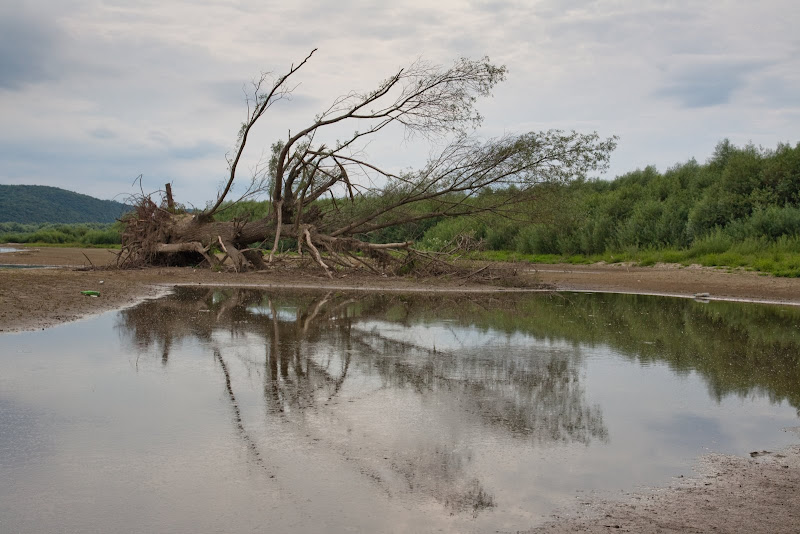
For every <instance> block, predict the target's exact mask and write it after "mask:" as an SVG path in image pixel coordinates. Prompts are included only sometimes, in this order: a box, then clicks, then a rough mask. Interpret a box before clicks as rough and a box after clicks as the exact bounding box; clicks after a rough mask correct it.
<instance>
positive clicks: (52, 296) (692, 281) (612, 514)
mask: <svg viewBox="0 0 800 534" xmlns="http://www.w3.org/2000/svg"><path fill="white" fill-rule="evenodd" d="M114 259H115V255H114V253H113V252H111V251H108V250H104V249H74V248H25V249H24V250H22V251H20V252H12V253H3V254H0V264H14V265H24V264H29V265H49V266H58V267H54V268H48V269H2V268H0V332H15V331H23V330H38V329H43V328H46V327H49V326H54V325H57V324H60V323H65V322H69V321H74V320H79V319H82V318H85V317H89V316H92V315H96V314H98V313H102V312H104V311H109V310H113V309H119V308H122V307H125V306H130V305H133V304H135V303H137V302H140V301H141V300H143V299H147V298H155V297H158V296H160V295H163V294H165V293H166V292H168V291H169V290H170V288H172V287H174V286H175V285H195V284H203V285H237V286H256V287H304V288H307V287H320V288H322V287H335V288H340V289H352V290H378V291H426V292H430V291H454V292H468V291H510V290H513V291H516V290H517V289H509V288H508V287H505V286H504V285H502V284H504V283H505V282H504V278H500V279H497V280H495V281H494V285H492V283H488V284H487V283H482V284H479V283H476V281H474V280H472V279H470V278H467V279H464V278H458V277H449V278H441V279H409V278H391V277H381V276H376V275H374V274H369V273H358V272H353V273H348V274H347V275H344V276H339V277H337V278H334V279H332V280H331V279H328V278H327V277H325V276H324V275H323V274H322V273H321V272H320V271H319V270H318V269H315V268H313V267H312V268H310V269H302V268H298V267H299V266H298V264H297V262H296V261H294V260H292V261H289V260H284V261H281V262H279V263H278V264H277V265H275V266H274V267H271V268H270V269H269V270H268V271H264V272H250V273H233V272H213V271H211V270H207V269H191V268H154V269H146V270H130V271H118V270H99V269H91V268H92V267H103V266H106V265H109V264H113V261H114ZM498 268H500V269H503V270H505V271H506V272H507V273H508V274H509V277H508V278H505V280H508V279H509V278H515V281H516V282H519V281H520V280H523V281H527V282H528V283H527V284H525V285H527V286H528V287H529V288H530V287H537V286H538V287H543V288H549V289H554V290H578V291H607V292H623V293H647V294H656V295H673V296H680V297H687V298H695V297H697V296H700V297H702V298H708V299H726V300H748V301H755V302H772V303H783V304H790V305H800V279H788V278H775V277H772V276H762V275H759V274H757V273H751V272H745V271H733V272H728V271H726V270H721V269H711V268H704V267H683V268H682V267H678V266H675V265H656V266H653V267H635V266H630V265H624V264H612V265H604V264H595V265H585V266H575V265H530V264H505V265H502V266H499V267H498ZM83 290H95V291H99V292H100V296H99V297H89V296H84V295H82V294H81V293H80V292H81V291H83ZM0 350H2V337H0ZM795 431H797V430H796V429H795ZM798 439H799V440H800V433H798ZM754 452H755V453H756V454H754V455H753V456H751V457H746V458H740V457H735V456H722V455H711V456H707V457H704V458H702V459H701V460H700V463H699V464H698V466H697V467H696V471H697V474H696V475H695V476H693V477H689V478H682V479H676V480H674V481H673V482H672V483H671V484H670V485H669V486H668V487H666V488H661V489H654V490H649V491H638V492H636V493H632V494H629V495H626V496H624V497H623V498H622V499H621V500H615V501H605V500H601V499H598V500H596V501H594V502H592V503H591V504H590V505H582V507H581V508H575V509H570V510H563V511H562V512H560V513H559V514H558V515H556V516H554V517H553V518H552V521H550V522H549V523H547V524H545V525H543V526H541V527H538V528H536V529H534V530H532V531H530V532H531V533H534V532H537V533H539V532H546V533H562V532H589V533H592V532H640V533H656V532H757V533H761V532H763V533H800V446H794V447H790V448H787V449H785V450H782V451H773V452H762V451H754Z"/></svg>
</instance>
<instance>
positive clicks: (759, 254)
mask: <svg viewBox="0 0 800 534" xmlns="http://www.w3.org/2000/svg"><path fill="white" fill-rule="evenodd" d="M467 257H469V258H470V259H475V260H488V261H518V262H528V263H545V264H553V263H571V264H587V263H597V262H605V263H619V262H632V263H635V264H637V265H641V266H651V265H655V264H657V263H678V264H681V265H684V266H688V265H693V264H696V265H702V266H704V267H718V268H728V269H736V268H740V269H745V270H749V271H758V272H761V273H765V274H771V275H773V276H781V277H791V278H797V277H800V236H782V237H781V238H779V239H777V240H774V241H773V240H768V239H765V238H750V239H745V240H744V241H740V242H733V241H732V240H730V239H728V238H725V237H724V236H722V237H720V236H716V235H713V234H712V235H711V236H709V237H707V238H703V239H699V240H697V241H696V242H695V244H694V245H693V246H692V247H690V248H688V249H652V248H648V249H641V250H637V249H631V248H629V249H627V250H624V251H613V252H612V251H606V252H604V253H602V254H592V255H582V254H575V255H559V254H522V253H519V252H513V251H506V250H486V251H481V252H473V253H470V254H468V255H467Z"/></svg>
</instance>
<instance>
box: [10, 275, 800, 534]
mask: <svg viewBox="0 0 800 534" xmlns="http://www.w3.org/2000/svg"><path fill="white" fill-rule="evenodd" d="M799 324H800V310H797V309H794V308H782V307H775V306H754V305H742V304H727V303H717V302H711V303H708V304H703V303H699V302H693V301H688V300H680V299H664V298H656V297H637V296H629V295H584V294H579V295H570V294H564V295H516V296H510V295H504V296H502V297H499V296H497V297H495V296H491V295H477V296H472V297H469V298H467V297H458V296H451V295H435V296H427V297H425V296H402V295H393V296H386V295H373V294H362V293H354V294H347V293H339V292H330V293H324V292H323V293H319V292H318V293H293V294H288V293H283V292H278V291H271V292H261V291H256V290H246V289H232V288H227V289H198V288H194V289H189V288H184V289H180V290H179V291H177V292H176V293H175V294H174V295H172V296H170V297H169V298H165V299H162V300H158V301H152V302H148V303H145V304H142V305H140V306H137V307H135V308H131V309H128V310H124V311H122V312H119V313H114V314H108V315H104V316H100V317H97V318H95V319H92V320H87V321H82V322H77V323H74V324H70V325H64V326H62V327H59V328H53V329H48V330H46V331H42V332H33V333H21V334H13V335H4V336H0V479H2V480H3V482H4V483H3V484H0V530H2V531H10V532H57V531H71V532H84V531H104V532H128V531H131V530H135V531H140V532H145V531H151V532H197V531H203V532H212V531H213V532H230V531H263V530H265V529H269V530H270V531H275V532H320V531H331V532H340V531H348V530H356V531H363V532H434V531H443V532H493V531H498V530H499V531H511V532H513V531H517V530H525V529H528V528H530V527H531V526H534V525H536V524H537V523H538V522H540V521H541V520H543V519H545V518H547V517H549V516H550V515H551V514H552V513H553V511H554V509H555V508H556V507H559V506H564V505H568V504H569V503H573V502H575V496H576V494H577V493H576V492H578V491H594V490H602V491H608V492H611V494H616V493H618V492H620V491H630V490H631V489H633V488H635V487H638V486H641V485H653V484H655V485H663V484H665V483H666V482H667V481H668V480H669V479H670V477H673V476H677V475H679V474H688V473H689V466H691V464H692V463H693V461H694V460H695V459H696V457H697V456H698V455H700V454H703V453H705V452H708V451H715V452H733V453H737V454H747V452H749V451H752V450H762V449H764V448H766V449H769V450H776V449H777V448H780V447H781V446H783V445H785V444H789V443H794V442H796V437H795V436H794V435H790V434H788V433H784V432H782V431H781V429H782V428H784V427H790V426H794V427H796V426H797V425H798V408H800V397H798V395H800V364H798V358H799V357H800V356H799V355H800V350H798V349H800V334H799V333H798V332H800V330H798V325H799ZM604 495H607V494H604ZM132 525H133V526H132Z"/></svg>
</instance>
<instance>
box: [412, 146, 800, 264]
mask: <svg viewBox="0 0 800 534" xmlns="http://www.w3.org/2000/svg"><path fill="white" fill-rule="evenodd" d="M546 188H547V189H546V190H545V189H544V188H543V191H542V192H543V193H545V192H546V193H547V194H541V195H539V198H538V200H535V201H532V202H530V203H528V204H527V205H525V206H524V207H523V209H522V210H520V211H522V212H525V213H526V214H527V215H528V216H527V217H512V219H511V221H513V222H509V220H502V219H500V218H492V217H487V218H484V219H476V218H474V217H473V218H469V219H467V218H462V219H455V220H452V219H447V220H443V221H441V222H440V223H439V224H437V225H436V226H433V227H432V228H431V229H429V230H428V231H427V232H426V234H425V238H424V239H423V240H422V243H421V244H422V246H424V247H428V248H436V246H437V245H439V244H441V243H442V242H446V241H447V240H449V239H452V237H453V236H454V235H456V234H458V233H469V232H472V234H473V235H474V236H476V237H480V238H483V239H484V241H485V244H486V246H487V247H488V248H489V249H490V250H492V251H499V250H504V251H506V252H507V253H506V254H505V257H507V258H508V257H510V256H511V255H510V254H509V253H510V252H512V251H513V252H515V253H516V254H517V256H516V257H518V258H520V259H524V260H526V261H533V260H532V259H531V258H534V257H537V258H545V261H551V260H552V259H553V258H557V259H558V260H557V261H576V262H585V261H589V260H597V261H599V260H603V261H610V262H613V261H635V262H638V263H640V264H643V265H652V264H654V263H658V262H670V263H684V264H689V263H699V264H701V265H714V266H727V267H737V266H741V267H745V268H748V269H756V270H762V271H766V272H770V273H773V274H778V275H781V276H798V275H800V270H798V267H797V264H798V259H800V248H798V245H800V144H798V145H797V146H795V147H791V146H789V145H778V147H777V149H775V150H765V149H760V148H756V147H754V146H752V145H749V146H746V147H744V148H737V147H736V146H734V145H733V144H731V143H730V142H729V141H727V140H724V141H722V142H721V143H719V145H717V148H716V150H715V152H714V155H713V156H712V157H711V158H710V159H709V161H708V162H707V163H705V164H702V165H701V164H698V163H697V162H696V161H695V160H694V159H692V160H689V161H687V162H686V163H684V164H680V165H676V166H674V167H672V168H670V169H668V170H667V171H666V172H664V173H659V172H658V171H657V170H656V169H655V168H654V167H647V168H645V169H643V170H637V171H633V172H629V173H627V174H625V175H623V176H620V177H618V178H616V179H615V180H612V181H600V180H588V181H587V180H578V181H575V182H573V183H570V184H560V185H552V184H550V185H547V186H546ZM492 194H494V195H498V194H509V195H511V194H513V193H511V192H506V193H504V192H502V191H494V192H493V193H492ZM492 255H493V253H491V252H489V251H486V252H484V253H483V254H482V255H481V257H484V258H489V257H490V256H492ZM553 261H555V260H553Z"/></svg>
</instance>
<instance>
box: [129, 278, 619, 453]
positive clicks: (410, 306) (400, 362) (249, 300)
mask: <svg viewBox="0 0 800 534" xmlns="http://www.w3.org/2000/svg"><path fill="white" fill-rule="evenodd" d="M469 302H472V300H471V299H468V298H454V299H448V298H445V299H442V298H435V299H433V298H425V297H414V298H407V297H401V296H386V295H374V294H370V295H359V296H358V298H353V296H351V295H331V294H328V295H325V296H320V295H319V294H318V293H317V294H314V293H307V294H302V293H301V294H293V295H291V296H288V295H285V294H280V293H278V294H272V295H268V294H265V293H262V292H260V291H258V290H251V289H216V290H214V289H204V290H197V289H190V288H181V289H180V290H178V292H177V293H176V294H175V295H173V296H172V297H168V298H166V299H161V300H158V301H151V302H148V303H144V304H142V305H140V306H138V307H136V308H131V309H129V310H125V311H123V312H122V317H123V321H124V325H121V327H122V330H123V332H126V333H127V334H128V335H129V336H130V338H131V341H132V342H133V343H134V344H135V345H136V346H137V347H140V348H146V349H147V350H155V351H156V352H157V353H158V354H160V355H161V356H162V361H163V362H164V363H165V364H166V363H167V361H168V358H169V350H170V347H171V346H172V345H173V344H174V343H177V342H179V341H180V340H182V339H183V338H185V337H189V336H192V337H196V338H198V339H201V340H204V341H206V342H208V341H209V340H211V339H212V334H213V331H214V330H215V329H224V330H226V331H229V332H230V333H231V334H232V335H240V334H244V333H250V334H258V335H259V336H262V337H263V339H264V344H265V346H266V350H265V366H264V373H265V392H270V393H269V395H270V397H271V399H272V400H271V402H272V403H273V405H272V406H271V407H270V411H272V412H286V411H289V410H291V409H294V408H301V409H302V408H305V407H308V406H309V405H312V404H314V403H315V402H320V401H324V400H328V399H330V397H331V395H335V394H336V392H338V390H339V389H340V388H341V386H342V383H343V381H344V380H345V379H346V374H347V370H348V369H349V368H350V366H351V365H354V366H356V367H357V368H358V369H359V371H360V372H362V373H365V374H377V375H378V376H380V377H381V378H382V380H383V381H384V383H385V384H387V385H391V386H393V387H400V388H406V387H410V388H413V389H414V390H415V391H417V392H418V393H420V394H423V393H425V392H428V391H434V392H435V391H444V392H449V393H451V394H453V395H456V396H457V397H458V398H459V399H460V401H459V402H460V403H461V409H462V410H463V411H465V412H466V413H468V414H471V415H472V416H475V417H478V418H480V419H481V420H482V421H483V422H484V423H485V424H491V425H493V426H498V427H500V428H503V429H504V430H506V431H509V432H511V433H513V434H514V435H519V436H528V437H530V438H533V439H534V440H537V441H538V440H541V441H564V442H572V441H576V442H580V443H589V442H590V441H591V440H592V439H601V440H605V439H606V438H607V430H606V429H605V427H604V426H603V422H602V415H601V413H600V409H599V407H597V406H595V407H590V406H587V405H586V404H585V398H584V392H583V388H582V386H581V384H580V382H579V376H578V363H579V361H578V356H577V355H576V354H559V355H555V354H538V353H533V354H532V353H530V352H527V351H526V352H520V353H512V354H502V355H501V354H497V355H493V356H492V357H491V358H486V357H485V355H484V352H483V351H484V349H485V348H484V347H476V348H475V350H472V351H470V350H465V351H461V352H459V353H458V354H457V355H456V354H453V353H449V352H446V351H445V352H443V351H441V350H439V351H436V350H435V349H434V348H428V347H423V346H417V345H413V344H408V343H403V342H400V341H397V340H393V339H390V338H387V337H384V336H382V335H381V334H380V333H379V332H376V331H365V330H363V329H358V328H354V325H355V324H356V323H357V322H358V321H361V320H365V319H381V320H388V319H391V321H392V322H395V323H400V324H404V325H406V326H410V325H413V324H414V323H418V322H420V321H427V320H429V314H431V313H432V314H434V315H442V314H446V313H447V310H456V309H461V308H463V307H464V305H466V304H467V303H469ZM494 304H495V309H496V311H497V312H499V313H502V309H503V306H506V305H507V304H508V303H507V301H505V300H503V299H500V300H497V301H495V302H494ZM489 305H490V306H491V303H489ZM354 349H357V350H354Z"/></svg>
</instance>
